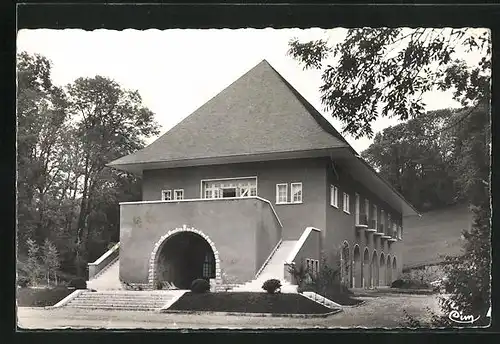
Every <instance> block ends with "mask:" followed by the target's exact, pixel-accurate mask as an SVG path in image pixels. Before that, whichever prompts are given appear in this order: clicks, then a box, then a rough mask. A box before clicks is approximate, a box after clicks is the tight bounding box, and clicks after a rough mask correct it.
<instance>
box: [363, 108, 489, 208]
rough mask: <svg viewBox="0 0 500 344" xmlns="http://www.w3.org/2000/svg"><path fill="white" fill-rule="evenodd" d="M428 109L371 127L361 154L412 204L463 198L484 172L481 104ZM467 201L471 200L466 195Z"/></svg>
mask: <svg viewBox="0 0 500 344" xmlns="http://www.w3.org/2000/svg"><path fill="white" fill-rule="evenodd" d="M468 112H469V109H458V110H453V109H445V110H439V111H430V112H427V113H424V114H421V115H418V116H417V117H415V118H413V119H410V120H408V121H407V122H403V123H400V124H398V125H395V126H391V127H388V128H386V129H384V130H383V132H380V133H377V134H376V135H375V137H374V140H373V143H372V144H371V145H370V146H369V147H368V149H366V150H365V151H363V152H362V156H363V157H364V158H365V159H366V160H367V161H368V162H369V163H370V164H371V165H372V166H373V167H375V168H376V169H377V170H378V171H379V173H380V174H381V175H382V176H383V177H384V178H385V179H387V180H388V181H389V182H390V183H391V184H392V185H393V186H394V187H395V188H396V189H397V190H398V191H399V192H401V193H402V194H403V195H404V196H405V197H406V198H407V199H408V200H409V201H410V203H411V204H413V205H414V206H415V207H416V208H417V209H419V210H422V211H426V210H431V209H437V208H440V207H443V206H446V205H450V204H454V203H456V202H462V201H467V200H468V195H473V194H475V193H474V192H472V189H473V188H477V187H479V188H483V187H484V183H487V180H488V175H489V163H488V161H489V143H490V124H489V116H488V114H489V109H488V107H487V106H478V107H476V108H474V109H473V111H472V112H471V114H470V115H468V117H467V119H465V120H464V121H463V123H461V125H460V126H457V125H454V122H455V120H456V117H461V116H463V114H464V113H468ZM471 201H472V200H471Z"/></svg>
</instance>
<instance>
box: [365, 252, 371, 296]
mask: <svg viewBox="0 0 500 344" xmlns="http://www.w3.org/2000/svg"><path fill="white" fill-rule="evenodd" d="M371 279H372V277H371V266H370V252H369V251H368V247H365V252H364V253H363V288H371V287H372V281H371Z"/></svg>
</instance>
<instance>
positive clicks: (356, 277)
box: [352, 245, 363, 288]
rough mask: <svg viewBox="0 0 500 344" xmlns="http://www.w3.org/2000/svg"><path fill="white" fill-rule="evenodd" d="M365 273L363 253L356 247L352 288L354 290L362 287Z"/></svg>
mask: <svg viewBox="0 0 500 344" xmlns="http://www.w3.org/2000/svg"><path fill="white" fill-rule="evenodd" d="M362 273H363V267H362V265H361V252H360V251H359V246H358V245H355V246H354V252H353V261H352V286H353V288H360V287H361V283H362V280H361V277H362Z"/></svg>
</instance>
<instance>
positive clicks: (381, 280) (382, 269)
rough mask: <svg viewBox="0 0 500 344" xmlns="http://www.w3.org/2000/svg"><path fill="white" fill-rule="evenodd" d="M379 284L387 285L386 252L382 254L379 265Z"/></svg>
mask: <svg viewBox="0 0 500 344" xmlns="http://www.w3.org/2000/svg"><path fill="white" fill-rule="evenodd" d="M379 270H380V272H379V276H380V278H379V286H384V285H385V279H386V277H385V256H384V252H382V253H381V254H380V265H379Z"/></svg>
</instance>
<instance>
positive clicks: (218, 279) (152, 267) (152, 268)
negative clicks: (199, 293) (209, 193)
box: [148, 225, 222, 289]
mask: <svg viewBox="0 0 500 344" xmlns="http://www.w3.org/2000/svg"><path fill="white" fill-rule="evenodd" d="M183 232H191V233H195V234H197V235H199V236H200V237H202V238H203V239H204V240H205V241H206V242H207V243H208V244H209V245H210V247H211V248H212V251H213V253H214V258H215V283H216V285H217V286H220V285H221V284H222V275H221V266H220V257H219V251H218V250H217V248H216V247H215V244H214V242H213V241H212V240H211V239H210V237H209V236H208V235H206V234H205V233H203V232H202V231H200V230H198V229H195V228H193V227H188V226H186V225H183V226H182V227H179V228H175V229H172V230H170V231H168V232H167V233H166V234H165V235H163V236H162V237H161V238H160V239H159V240H158V241H157V242H156V243H155V245H154V247H153V251H151V256H150V258H149V271H148V285H149V287H150V288H151V289H155V282H156V281H157V276H156V269H157V266H156V265H157V262H158V253H159V251H160V248H161V247H162V246H163V244H164V243H165V242H166V241H167V240H168V239H169V238H170V237H172V236H174V235H175V234H178V233H183Z"/></svg>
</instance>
